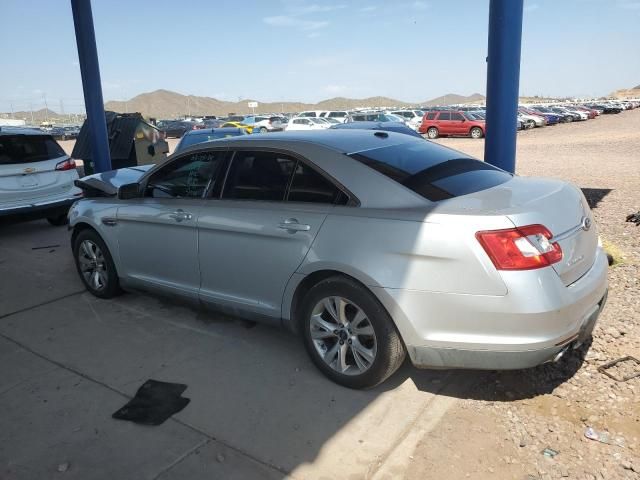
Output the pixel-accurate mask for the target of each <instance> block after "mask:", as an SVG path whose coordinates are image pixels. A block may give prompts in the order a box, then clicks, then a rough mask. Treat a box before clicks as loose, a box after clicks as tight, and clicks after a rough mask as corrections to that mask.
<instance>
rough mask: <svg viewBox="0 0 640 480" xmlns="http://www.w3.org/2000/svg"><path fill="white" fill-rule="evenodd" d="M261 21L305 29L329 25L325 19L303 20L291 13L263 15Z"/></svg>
mask: <svg viewBox="0 0 640 480" xmlns="http://www.w3.org/2000/svg"><path fill="white" fill-rule="evenodd" d="M262 21H263V22H264V23H266V24H267V25H271V26H272V27H289V28H296V29H298V30H306V31H309V30H317V29H319V28H325V27H326V26H327V25H329V22H326V21H320V20H318V21H314V20H303V19H301V18H297V17H294V16H291V15H276V16H273V17H265V18H263V19H262Z"/></svg>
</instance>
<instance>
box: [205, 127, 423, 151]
mask: <svg viewBox="0 0 640 480" xmlns="http://www.w3.org/2000/svg"><path fill="white" fill-rule="evenodd" d="M424 141H425V140H424V139H421V138H416V137H412V136H410V135H406V134H403V133H395V132H381V131H376V130H334V129H326V130H309V131H293V132H276V133H269V134H266V135H246V136H241V137H229V138H225V139H220V140H216V142H215V143H216V144H217V145H220V144H221V143H232V144H233V146H234V147H238V146H244V145H247V146H248V145H250V142H261V143H272V144H273V146H274V147H285V148H286V147H289V148H290V147H292V146H294V144H295V143H313V144H316V145H321V146H324V147H327V148H330V149H332V150H335V151H337V152H339V153H356V152H362V151H365V150H371V149H374V148H379V147H386V146H390V145H398V144H402V143H409V142H424Z"/></svg>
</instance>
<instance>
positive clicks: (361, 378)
mask: <svg viewBox="0 0 640 480" xmlns="http://www.w3.org/2000/svg"><path fill="white" fill-rule="evenodd" d="M298 318H299V320H300V322H301V327H302V334H303V338H304V344H305V347H306V349H307V352H308V353H309V355H310V357H311V359H312V360H313V363H314V364H315V365H316V367H318V369H319V370H320V371H322V373H324V374H325V375H326V376H327V377H329V378H330V379H331V380H333V381H334V382H336V383H338V384H340V385H343V386H345V387H348V388H371V387H374V386H376V385H378V384H379V383H382V382H383V381H384V380H386V379H387V378H388V377H389V376H391V375H392V374H393V373H394V372H395V371H396V370H397V369H398V368H399V367H400V365H401V364H402V362H403V361H404V358H405V349H404V345H403V343H402V340H401V339H400V334H399V333H398V331H397V329H396V327H395V325H394V323H393V320H392V319H391V317H390V316H389V314H388V313H387V311H386V310H385V309H384V307H383V306H382V304H380V302H379V301H378V300H377V299H376V298H375V297H374V296H373V294H372V293H371V292H369V291H368V290H367V289H366V288H364V287H363V286H361V285H360V284H358V283H357V282H355V281H353V280H351V279H349V278H346V277H341V276H336V277H330V278H328V279H325V280H323V281H321V282H319V283H318V284H316V285H315V286H314V287H312V288H311V289H310V290H309V292H308V293H307V294H306V295H305V297H304V299H303V301H302V305H301V308H300V311H299V317H298Z"/></svg>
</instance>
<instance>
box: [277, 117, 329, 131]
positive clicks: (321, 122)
mask: <svg viewBox="0 0 640 480" xmlns="http://www.w3.org/2000/svg"><path fill="white" fill-rule="evenodd" d="M329 127H331V123H329V122H327V121H325V119H324V118H314V117H294V118H292V119H291V120H289V122H288V123H287V126H286V127H285V130H286V131H288V132H289V131H293V130H325V129H327V128H329Z"/></svg>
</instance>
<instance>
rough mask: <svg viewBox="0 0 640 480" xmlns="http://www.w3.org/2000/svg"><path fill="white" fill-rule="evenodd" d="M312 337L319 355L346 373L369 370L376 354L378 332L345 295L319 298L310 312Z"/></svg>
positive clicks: (330, 364)
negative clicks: (376, 332)
mask: <svg viewBox="0 0 640 480" xmlns="http://www.w3.org/2000/svg"><path fill="white" fill-rule="evenodd" d="M309 327H310V334H311V340H312V342H313V346H314V347H315V349H316V351H317V352H318V355H320V358H322V360H323V361H324V362H325V363H326V364H327V365H328V366H329V367H330V368H332V369H333V370H335V371H336V372H338V373H341V374H344V375H359V374H361V373H364V372H366V371H367V370H368V369H369V368H370V367H371V365H372V364H373V361H374V360H375V358H376V351H377V342H376V334H375V332H374V330H373V326H372V325H371V322H370V321H369V319H368V318H367V315H366V314H365V313H364V312H363V311H362V309H361V308H360V307H358V306H357V305H355V304H354V303H352V302H350V301H349V300H347V299H346V298H343V297H327V298H323V299H322V300H320V301H319V302H318V303H317V304H316V306H315V307H314V309H313V311H312V312H311V320H310V321H309Z"/></svg>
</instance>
